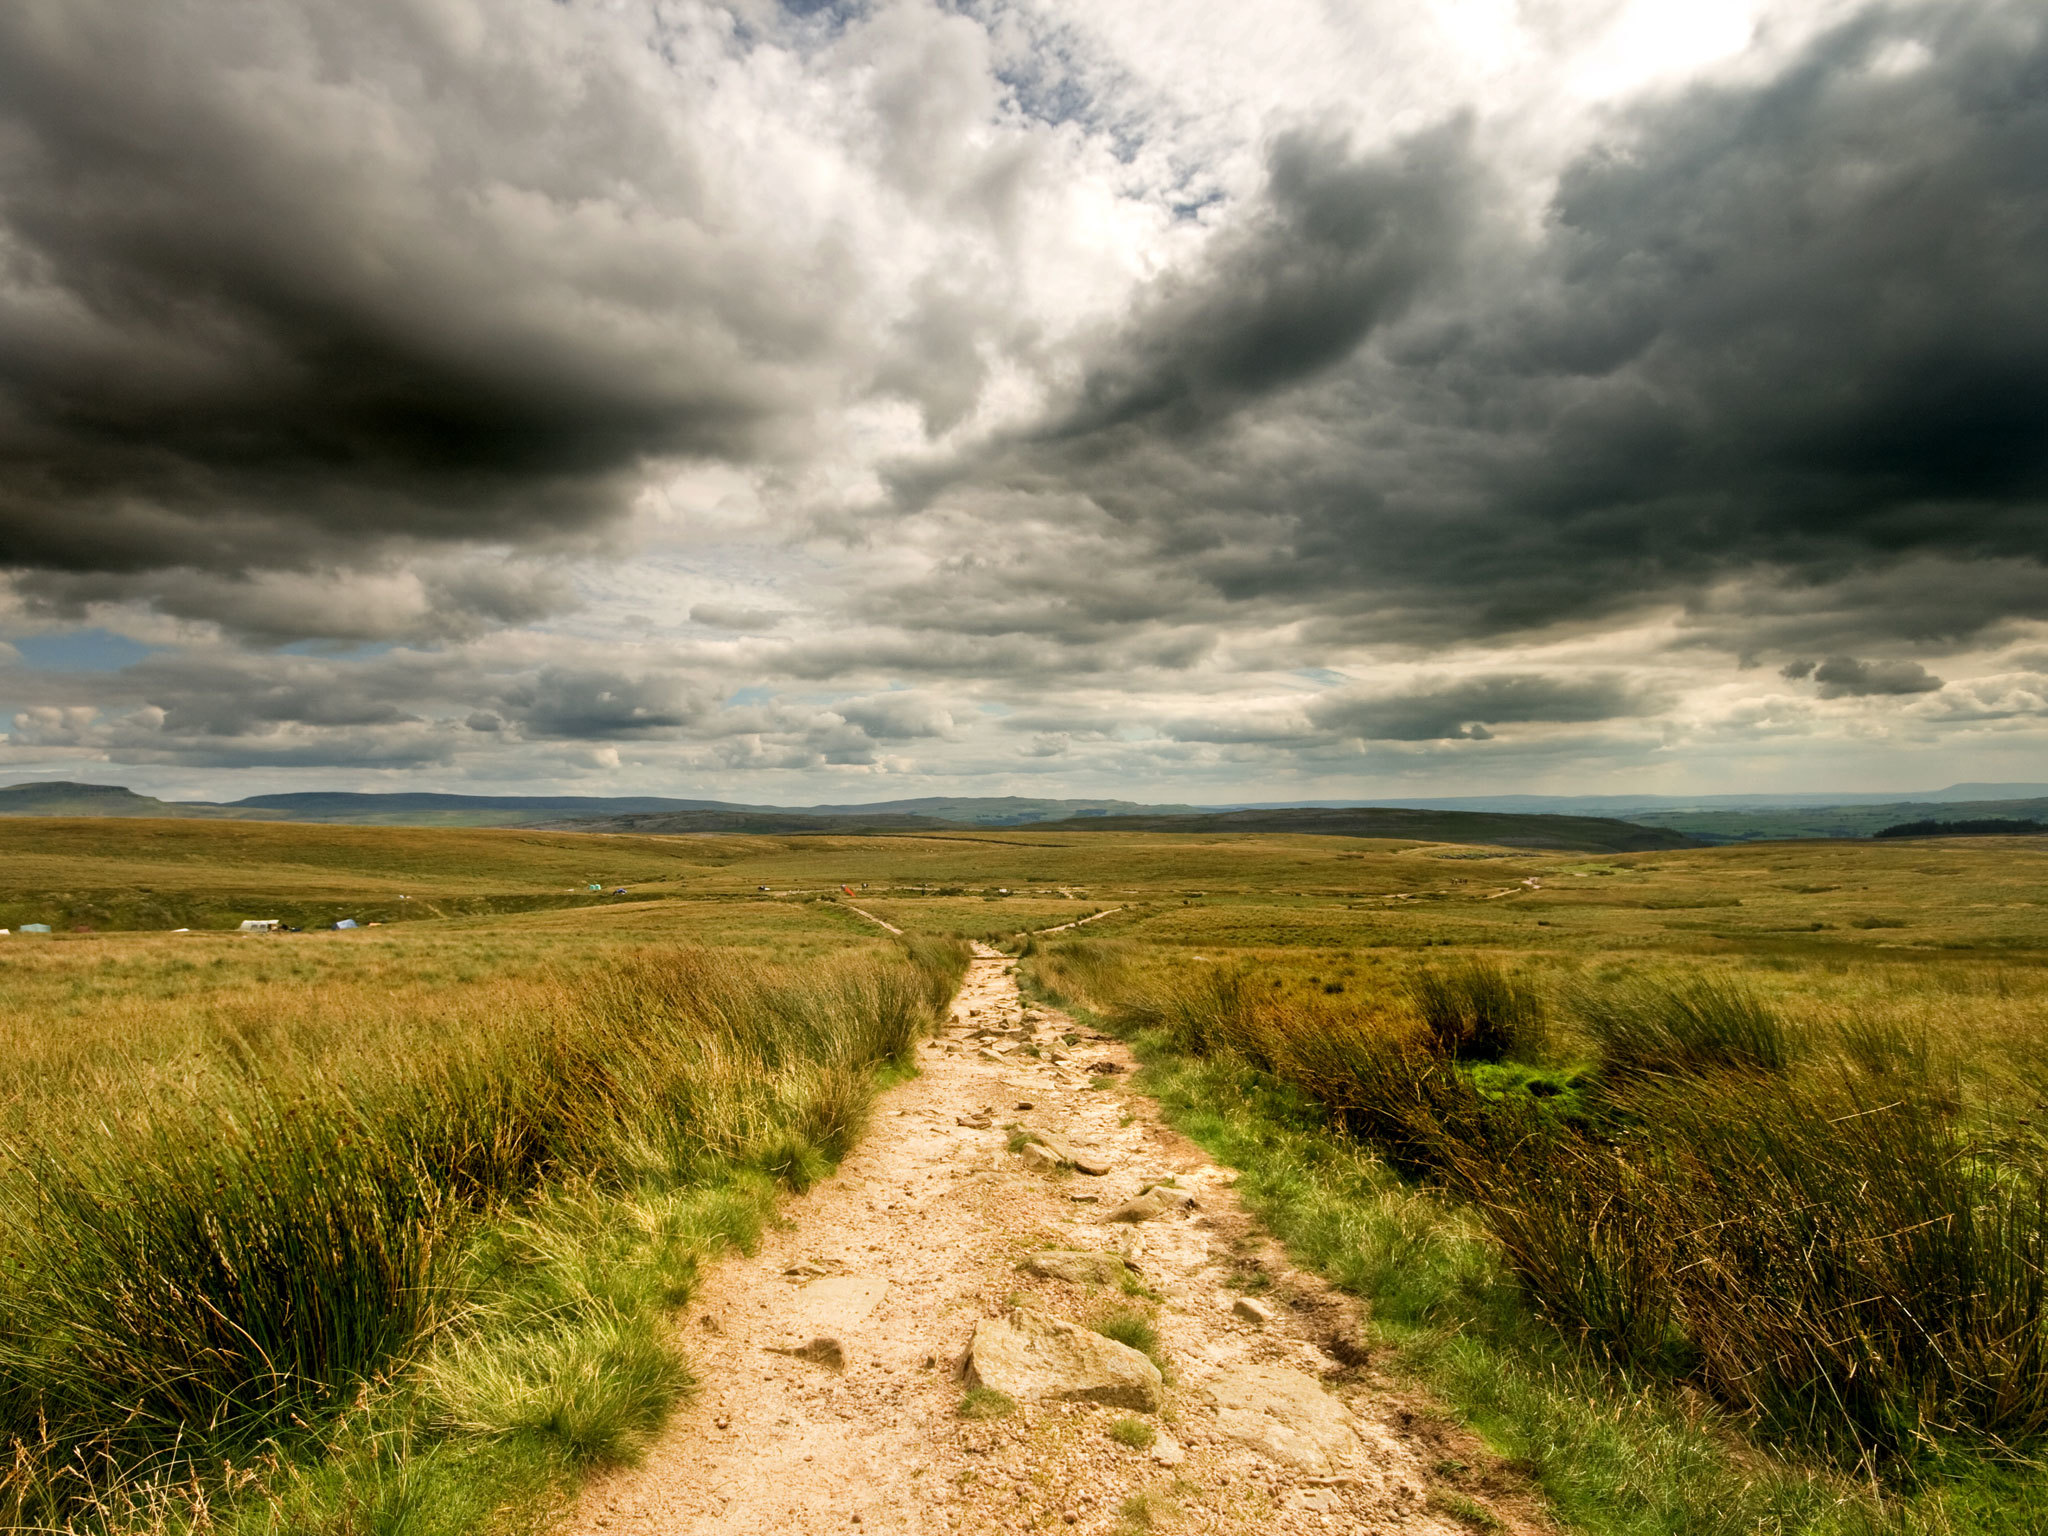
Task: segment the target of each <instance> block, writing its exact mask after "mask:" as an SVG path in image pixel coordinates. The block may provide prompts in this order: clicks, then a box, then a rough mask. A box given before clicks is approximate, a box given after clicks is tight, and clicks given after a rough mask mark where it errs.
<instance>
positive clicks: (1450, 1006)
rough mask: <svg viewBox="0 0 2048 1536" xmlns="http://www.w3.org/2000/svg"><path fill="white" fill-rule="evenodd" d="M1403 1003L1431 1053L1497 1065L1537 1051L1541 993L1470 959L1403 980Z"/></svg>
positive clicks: (1540, 1034)
mask: <svg viewBox="0 0 2048 1536" xmlns="http://www.w3.org/2000/svg"><path fill="white" fill-rule="evenodd" d="M1407 985H1408V997H1409V1000H1410V1001H1411V1002H1412V1003H1413V1004H1414V1005H1415V1012H1416V1014H1417V1015H1418V1016H1419V1017H1420V1018H1421V1020H1422V1025H1423V1028H1424V1029H1426V1030H1428V1031H1429V1036H1430V1039H1431V1040H1432V1042H1434V1044H1435V1046H1436V1048H1437V1049H1438V1050H1439V1051H1441V1052H1443V1053H1444V1054H1445V1055H1447V1056H1453V1057H1457V1058H1458V1059H1460V1060H1467V1061H1499V1060H1500V1059H1501V1058H1503V1057H1505V1056H1524V1057H1526V1056H1528V1055H1530V1054H1532V1053H1536V1052H1540V1051H1541V1050H1542V1048H1543V1043H1544V1040H1543V1037H1544V1026H1545V1024H1546V1023H1547V1022H1548V1021H1547V1016H1546V1015H1547V1010H1546V1008H1545V1004H1544V997H1543V993H1542V992H1541V991H1540V990H1539V989H1537V988H1536V987H1534V986H1532V985H1530V984H1529V983H1528V982H1527V981H1526V980H1524V979H1523V978H1521V977H1519V976H1517V975H1516V974H1515V973H1514V972H1512V971H1510V970H1508V969H1507V968H1506V967H1505V966H1502V965H1499V964H1496V963H1494V962H1492V961H1488V960H1481V959H1477V958H1474V957H1471V956H1466V957H1465V958H1463V959H1460V960H1458V961H1455V962H1454V963H1452V964H1450V965H1442V966H1437V965H1425V966H1421V967H1419V968H1417V969H1416V970H1414V971H1411V972H1410V973H1409V974H1408V978H1407Z"/></svg>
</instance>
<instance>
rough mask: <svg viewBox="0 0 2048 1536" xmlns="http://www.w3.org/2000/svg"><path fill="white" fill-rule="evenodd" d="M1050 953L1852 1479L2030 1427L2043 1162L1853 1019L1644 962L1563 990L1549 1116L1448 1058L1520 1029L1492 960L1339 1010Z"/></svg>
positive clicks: (2041, 1273)
mask: <svg viewBox="0 0 2048 1536" xmlns="http://www.w3.org/2000/svg"><path fill="white" fill-rule="evenodd" d="M1048 958H1049V960H1050V961H1051V969H1052V970H1053V972H1054V974H1056V975H1059V976H1061V977H1062V978H1063V980H1062V983H1061V984H1062V985H1063V986H1088V987H1092V988H1096V989H1100V990H1096V991H1094V992H1093V993H1092V995H1091V1001H1093V1002H1094V1003H1095V1004H1096V1005H1097V1006H1098V1007H1101V1008H1103V1009H1104V1011H1105V1012H1106V1013H1107V1014H1108V1016H1109V1017H1111V1018H1112V1019H1116V1020H1120V1021H1122V1022H1124V1023H1126V1024H1129V1025H1139V1026H1143V1027H1148V1028H1153V1029H1158V1030H1161V1031H1163V1032H1164V1034H1165V1037H1166V1038H1167V1039H1168V1040H1169V1041H1170V1042H1171V1044H1172V1045H1173V1046H1174V1047H1175V1048H1176V1049H1178V1050H1180V1051H1182V1052H1184V1053H1187V1054H1191V1055H1200V1056H1208V1057H1212V1058H1224V1059H1235V1060H1237V1061H1240V1062H1242V1063H1243V1064H1244V1065H1246V1066H1247V1067H1250V1068H1252V1069H1255V1070H1257V1071H1260V1072H1264V1073H1269V1074H1271V1075H1273V1076H1274V1077H1276V1078H1278V1079H1279V1080H1281V1081H1282V1082H1284V1083H1287V1084H1289V1085H1291V1086H1292V1087H1295V1088H1297V1089H1300V1090H1302V1091H1304V1092H1306V1093H1308V1094H1310V1095H1311V1096H1313V1097H1314V1098H1316V1099H1318V1100H1320V1101H1321V1102H1322V1103H1323V1104H1324V1105H1325V1106H1327V1108H1328V1110H1329V1111H1330V1113H1331V1115H1332V1118H1333V1119H1334V1120H1335V1122H1336V1123H1337V1124H1338V1125H1340V1126H1342V1127H1343V1128H1344V1129H1346V1130H1348V1131H1350V1132H1351V1133H1352V1134H1354V1135H1356V1136H1358V1137H1359V1138H1360V1139H1362V1140H1364V1141H1367V1142H1369V1143H1371V1144H1372V1145H1374V1146H1375V1147H1377V1148H1378V1149H1380V1151H1381V1152H1382V1153H1383V1154H1384V1155H1386V1156H1387V1157H1388V1158H1389V1159H1390V1160H1391V1161H1392V1162H1394V1163H1395V1164H1396V1165H1397V1166H1399V1167H1400V1168H1402V1169H1403V1170H1404V1171H1406V1172H1408V1173H1411V1174H1414V1175H1419V1176H1421V1177H1424V1178H1426V1179H1429V1180H1432V1181H1435V1182H1437V1183H1439V1184H1440V1185H1442V1186H1445V1187H1447V1188H1448V1189H1450V1190H1451V1191H1453V1192H1455V1193H1456V1194H1457V1195H1459V1196H1461V1197H1462V1198H1464V1199H1465V1200H1466V1201H1469V1202H1470V1204H1471V1206H1472V1207H1473V1208H1474V1209H1475V1210H1476V1211H1477V1212H1478V1213H1479V1214H1480V1215H1481V1216H1482V1217H1483V1219H1484V1221H1485V1223H1486V1225H1487V1227H1488V1229H1489V1230H1490V1231H1491V1232H1492V1234H1493V1236H1494V1238H1495V1239H1496V1240H1497V1241H1498V1242H1499V1244H1500V1249H1501V1252H1502V1253H1503V1255H1504V1256H1505V1258H1506V1260H1507V1261H1508V1263H1509V1265H1510V1267H1511V1268H1512V1270H1513V1272H1514V1273H1515V1274H1516V1275H1517V1276H1518V1277H1519V1278H1520V1280H1521V1282H1522V1284H1523V1285H1524V1287H1525V1288H1526V1290H1527V1293H1528V1295H1529V1296H1530V1298H1531V1299H1532V1300H1533V1301H1534V1302H1535V1304H1536V1306H1537V1307H1538V1309H1539V1310H1540V1311H1541V1312H1542V1313H1543V1314H1544V1315H1545V1316H1546V1317H1547V1318H1549V1319H1550V1321H1551V1322H1553V1323H1554V1324H1555V1325H1556V1326H1557V1327H1558V1329H1559V1330H1560V1331H1561V1332H1563V1333H1564V1334H1565V1335H1566V1336H1567V1337H1569V1338H1571V1339H1573V1340H1574V1341H1577V1342H1579V1343H1581V1344H1583V1345H1584V1346H1586V1347H1587V1348H1588V1349H1590V1350H1592V1351H1594V1352H1595V1353H1597V1354H1600V1355H1605V1356H1608V1357H1610V1358H1612V1359H1614V1360H1616V1361H1619V1362H1622V1363H1624V1364H1626V1365H1627V1366H1629V1367H1630V1368H1632V1369H1637V1370H1646V1371H1650V1372H1652V1373H1656V1374H1662V1375H1664V1376H1667V1377H1670V1378H1676V1379H1683V1380H1686V1381H1688V1382H1690V1383H1692V1384H1694V1385H1696V1386H1697V1387H1699V1388H1701V1389H1703V1390H1705V1391H1706V1392H1708V1393H1709V1394H1711V1395H1712V1396H1713V1397H1714V1398H1715V1399H1717V1400H1719V1401H1720V1402H1722V1403H1724V1404H1727V1405H1728V1406H1730V1407H1732V1408H1734V1409H1737V1410H1739V1411H1740V1412H1742V1413H1744V1414H1746V1415H1748V1416H1750V1417H1751V1418H1752V1420H1753V1421H1755V1422H1757V1423H1759V1424H1762V1425H1766V1426H1768V1427H1769V1428H1770V1429H1771V1431H1772V1432H1774V1433H1777V1434H1779V1435H1782V1436H1789V1437H1794V1438H1797V1439H1798V1440H1800V1441H1802V1442H1803V1443H1806V1444H1809V1445H1812V1446H1815V1447H1818V1448H1820V1449H1822V1450H1823V1451H1825V1452H1826V1453H1828V1454H1830V1455H1831V1456H1833V1457H1835V1458H1836V1459H1837V1460H1839V1461H1841V1462H1843V1463H1844V1464H1847V1465H1852V1466H1856V1467H1858V1468H1859V1469H1861V1470H1866V1471H1867V1470H1870V1469H1873V1468H1881V1467H1883V1466H1886V1465H1890V1464H1894V1463H1896V1462H1898V1461H1899V1460H1901V1459H1910V1458H1911V1457H1913V1456H1915V1455H1917V1454H1918V1453H1920V1452H1922V1451H1925V1450H1928V1449H1930V1448H1933V1447H1936V1446H1938V1445H1939V1444H1940V1443H1941V1442H1942V1441H1943V1440H1944V1439H1946V1438H1948V1437H1956V1436H1960V1437H1963V1438H1965V1439H1966V1440H1970V1441H1974V1442H1976V1443H1979V1444H1992V1445H1997V1446H2006V1447H2011V1446H2016V1445H2022V1444H2025V1443H2027V1442H2029V1441H2030V1440H2037V1439H2038V1437H2040V1436H2042V1435H2044V1434H2048V1177H2044V1170H2043V1169H2042V1168H2041V1167H2040V1166H2038V1165H2037V1164H2036V1163H2035V1162H2031V1161H2029V1160H2027V1159H2026V1158H2024V1157H2018V1156H2012V1155H2007V1153H2006V1152H2005V1151H2004V1150H2002V1149H2001V1148H2000V1147H1999V1146H1998V1145H1995V1144H1993V1143H1992V1142H1991V1141H1990V1140H1989V1139H1984V1140H1978V1139H1974V1138H1973V1137H1972V1135H1971V1134H1970V1133H1969V1132H1968V1130H1967V1129H1966V1128H1965V1127H1964V1125H1963V1124H1962V1122H1961V1120H1960V1118H1959V1116H1958V1114H1957V1103H1956V1098H1955V1093H1954V1086H1953V1082H1952V1074H1950V1073H1949V1072H1948V1071H1947V1070H1946V1069H1945V1068H1943V1067H1941V1066H1940V1065H1939V1064H1938V1063H1937V1062H1936V1061H1935V1060H1934V1058H1933V1055H1932V1053H1931V1052H1930V1051H1929V1049H1928V1048H1927V1046H1926V1044H1925V1041H1924V1040H1902V1039H1893V1038H1890V1037H1889V1036H1887V1037H1884V1038H1879V1037H1878V1036H1876V1035H1874V1034H1872V1033H1871V1032H1870V1031H1868V1030H1863V1031H1858V1030H1856V1029H1850V1030H1848V1031H1846V1032H1844V1033H1843V1036H1842V1042H1841V1049H1840V1051H1839V1053H1838V1054H1835V1055H1833V1056H1823V1055H1816V1054H1814V1053H1813V1052H1812V1051H1811V1050H1809V1051H1807V1052H1805V1053H1798V1054H1795V1052H1794V1050H1793V1049H1792V1045H1791V1041H1790V1039H1789V1034H1788V1030H1787V1028H1786V1025H1785V1023H1784V1021H1783V1019H1782V1018H1781V1016H1780V1015H1779V1014H1778V1012H1777V1011H1776V1010H1775V1009H1774V1008H1772V1007H1771V1006H1770V1004H1769V1003H1767V1002H1766V1001H1764V1000H1763V999H1762V998H1761V997H1760V996H1758V994H1757V993H1755V992H1754V991H1753V990H1751V989H1749V988H1747V987H1744V986H1742V985H1741V984H1739V983H1737V982H1735V981H1732V980H1728V979H1725V978H1719V977H1710V976H1699V975H1693V976H1679V977H1647V976H1645V977H1636V978H1634V979H1630V980H1624V981H1622V982H1619V983H1617V984H1614V985H1611V986H1608V987H1604V988H1600V989H1592V990H1585V991H1582V992H1581V993H1580V994H1579V995H1578V996H1577V997H1576V999H1575V1000H1574V1002H1575V1012H1576V1013H1577V1014H1578V1017H1579V1018H1580V1020H1581V1021H1582V1022H1583V1024H1584V1025H1585V1027H1586V1031H1587V1033H1588V1034H1589V1035H1590V1036H1591V1037H1592V1039H1593V1040H1594V1041H1595V1042H1596V1043H1597V1045H1598V1047H1599V1049H1600V1057H1601V1065H1600V1067H1599V1069H1598V1072H1597V1075H1596V1079H1595V1080H1594V1081H1593V1082H1592V1083H1590V1084H1589V1088H1588V1091H1589V1092H1590V1093H1591V1094H1592V1095H1593V1096H1594V1099H1595V1100H1596V1102H1597V1108H1598V1112H1597V1113H1596V1114H1592V1115H1589V1116H1586V1117H1584V1118H1583V1119H1581V1120H1576V1121H1566V1120H1563V1119H1560V1118H1558V1117H1554V1116H1547V1115H1545V1114H1544V1113H1542V1112H1541V1110H1540V1108H1539V1107H1538V1106H1537V1105H1536V1104H1534V1103H1533V1102H1529V1101H1524V1100H1520V1099H1516V1098H1490V1097H1488V1096H1485V1095H1482V1094H1481V1093H1479V1092H1477V1091H1476V1089H1475V1088H1474V1086H1473V1083H1472V1081H1471V1074H1470V1070H1469V1069H1467V1068H1466V1067H1464V1066H1462V1065H1461V1060H1460V1058H1465V1059H1471V1058H1475V1057H1481V1056H1485V1055H1491V1054H1505V1053H1507V1052H1509V1051H1511V1050H1513V1049H1526V1048H1527V1047H1526V1045H1525V1044H1522V1043H1521V1042H1527V1041H1529V1040H1530V1039H1531V1038H1533V1037H1534V1032H1535V1030H1537V1029H1538V1028H1540V1020H1541V1011H1540V1004H1536V1003H1532V1002H1529V1001H1527V1000H1528V999H1530V998H1533V997H1534V996H1535V994H1534V992H1533V990H1532V989H1530V988H1529V987H1528V984H1527V983H1526V982H1523V981H1520V980H1517V979H1514V978H1512V977H1509V976H1507V975H1505V974H1504V973H1502V972H1501V971H1499V970H1498V969H1497V968H1493V967H1482V966H1478V965H1464V966H1456V967H1445V968H1438V969H1434V970H1427V971H1424V972H1422V973H1420V974H1419V975H1417V976H1415V977H1413V978H1411V980H1410V982H1409V983H1408V985H1407V986H1406V987H1405V988H1403V989H1400V990H1398V991H1396V992H1395V993H1394V994H1393V995H1392V996H1391V997H1388V996H1382V997H1379V998H1374V997H1371V996H1369V995H1368V996H1365V997H1349V996H1347V997H1346V998H1345V999H1344V1000H1343V1001H1341V1002H1339V1001H1337V1000H1335V999H1331V998H1327V997H1318V998H1312V999H1308V1000H1302V999H1299V998H1288V997H1286V996H1284V995H1282V994H1277V993H1276V992H1275V991H1274V990H1273V989H1271V988H1270V987H1263V988H1262V987H1259V986H1256V985H1254V984H1253V983H1252V978H1251V977H1250V975H1249V974H1248V973H1245V972H1242V971H1232V970H1228V969H1218V970H1216V971H1214V972H1205V973H1202V974H1199V975H1196V976H1190V977H1183V978H1179V979H1166V980H1162V979H1159V978H1158V977H1157V976H1156V975H1155V976H1152V977H1149V978H1146V977H1142V976H1141V975H1140V973H1138V972H1137V971H1136V970H1135V969H1134V968H1132V967H1130V966H1128V965H1124V966H1113V965H1109V964H1105V963H1104V962H1103V960H1102V959H1101V958H1100V957H1094V956H1085V955H1082V956H1074V957H1072V958H1068V957H1067V956H1066V955H1065V954H1064V952H1063V951H1054V952H1053V953H1052V954H1051V955H1050V956H1049V957H1048ZM1047 963H1048V962H1047V961H1045V960H1042V961H1041V962H1040V965H1041V968H1042V969H1044V968H1046V967H1047ZM1119 986H1123V987H1127V988H1128V989H1129V990H1128V991H1127V992H1125V993H1122V994H1119V993H1117V992H1116V991H1115V989H1116V988H1118V987H1119ZM1795 1067H1797V1068H1798V1070H1796V1071H1795Z"/></svg>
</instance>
